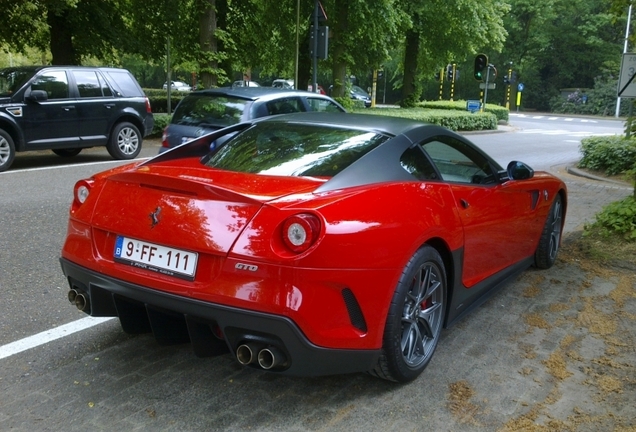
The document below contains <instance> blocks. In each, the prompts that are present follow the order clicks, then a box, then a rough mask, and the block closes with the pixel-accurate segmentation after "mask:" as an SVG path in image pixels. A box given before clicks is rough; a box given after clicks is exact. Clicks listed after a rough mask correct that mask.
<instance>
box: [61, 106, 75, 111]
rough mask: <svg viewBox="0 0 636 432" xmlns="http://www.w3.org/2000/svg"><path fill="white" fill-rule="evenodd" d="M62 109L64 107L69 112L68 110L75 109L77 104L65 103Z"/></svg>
mask: <svg viewBox="0 0 636 432" xmlns="http://www.w3.org/2000/svg"><path fill="white" fill-rule="evenodd" d="M62 109H63V110H64V111H67V112H68V111H71V110H74V109H75V105H64V106H63V107H62Z"/></svg>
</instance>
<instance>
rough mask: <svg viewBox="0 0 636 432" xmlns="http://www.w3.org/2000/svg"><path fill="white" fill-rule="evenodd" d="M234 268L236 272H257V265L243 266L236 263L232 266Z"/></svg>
mask: <svg viewBox="0 0 636 432" xmlns="http://www.w3.org/2000/svg"><path fill="white" fill-rule="evenodd" d="M234 268H235V269H237V270H247V271H251V272H255V271H256V270H258V266H257V265H252V264H243V263H236V264H235V265H234Z"/></svg>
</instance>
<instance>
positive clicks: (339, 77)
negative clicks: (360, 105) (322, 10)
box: [330, 1, 349, 97]
mask: <svg viewBox="0 0 636 432" xmlns="http://www.w3.org/2000/svg"><path fill="white" fill-rule="evenodd" d="M333 18H334V20H335V23H334V29H333V39H334V41H333V42H334V43H333V63H332V64H333V66H332V69H331V71H332V75H333V91H332V92H331V97H344V96H345V91H346V82H347V63H346V60H345V58H346V57H345V55H346V53H347V50H346V47H345V44H344V35H345V34H346V33H347V26H348V22H349V8H348V5H347V2H345V1H336V4H335V11H334V13H333ZM330 42H331V41H330ZM330 45H331V43H330Z"/></svg>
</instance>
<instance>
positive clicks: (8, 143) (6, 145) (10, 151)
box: [0, 129, 15, 172]
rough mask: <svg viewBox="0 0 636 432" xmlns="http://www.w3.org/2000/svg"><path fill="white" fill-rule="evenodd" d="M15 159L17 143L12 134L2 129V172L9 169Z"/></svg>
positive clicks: (0, 140) (0, 161) (0, 169)
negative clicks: (14, 141)
mask: <svg viewBox="0 0 636 432" xmlns="http://www.w3.org/2000/svg"><path fill="white" fill-rule="evenodd" d="M13 159H15V144H14V143H13V138H11V135H9V134H8V133H6V132H5V131H3V130H2V129H0V172H2V171H6V170H8V169H9V167H10V166H11V164H12V163H13Z"/></svg>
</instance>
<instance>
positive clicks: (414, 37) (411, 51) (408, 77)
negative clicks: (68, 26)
mask: <svg viewBox="0 0 636 432" xmlns="http://www.w3.org/2000/svg"><path fill="white" fill-rule="evenodd" d="M419 51H420V34H419V33H418V32H416V31H414V30H413V29H410V30H408V31H407V32H406V46H405V47H404V79H403V81H402V104H406V105H410V104H411V103H412V102H414V101H416V100H419V94H415V93H416V92H419V90H418V89H419V86H418V85H417V57H418V54H419ZM403 106H404V105H403Z"/></svg>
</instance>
